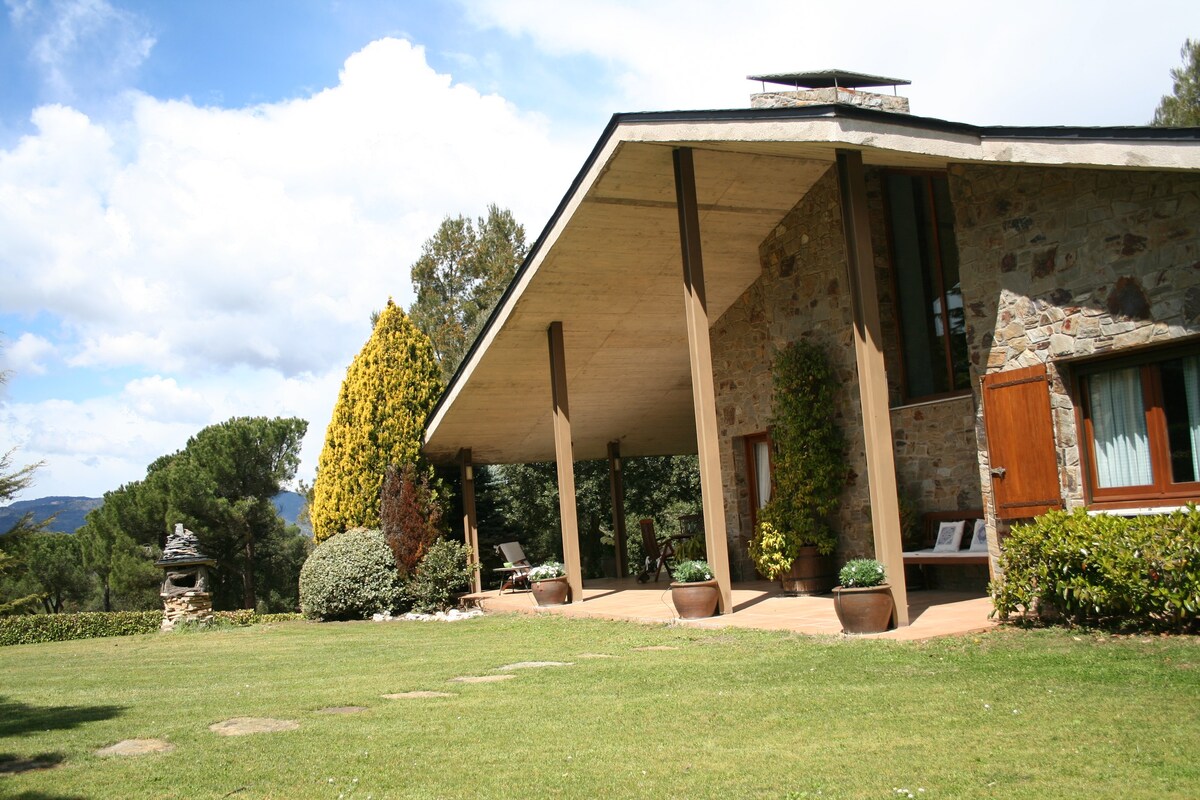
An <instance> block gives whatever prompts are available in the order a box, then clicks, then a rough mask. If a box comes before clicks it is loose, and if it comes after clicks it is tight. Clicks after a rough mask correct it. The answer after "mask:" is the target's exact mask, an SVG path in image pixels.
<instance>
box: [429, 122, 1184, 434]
mask: <svg viewBox="0 0 1200 800" xmlns="http://www.w3.org/2000/svg"><path fill="white" fill-rule="evenodd" d="M828 117H833V118H846V119H860V120H870V121H877V122H880V121H881V122H889V123H892V124H895V125H900V126H905V127H910V128H920V129H922V130H933V131H941V132H943V133H957V134H965V135H969V136H979V137H980V138H983V139H987V138H1005V139H1144V140H1148V141H1156V140H1166V141H1200V128H1154V127H1150V126H1141V125H1126V126H1115V127H1114V126H1109V127H1083V126H1030V127H1025V126H1010V125H994V126H980V125H971V124H968V123H965V122H950V121H948V120H943V119H937V118H935V117H919V116H915V115H913V114H898V113H896V112H893V111H878V110H876V109H872V108H860V107H858V106H850V105H845V104H829V105H813V106H799V107H796V108H734V109H725V110H715V111H637V112H631V113H618V114H613V115H612V117H611V118H610V119H609V121H608V124H607V125H606V126H605V127H604V132H603V133H601V134H600V138H599V139H598V140H597V141H596V145H595V146H594V147H593V148H592V151H591V152H590V153H588V157H587V159H585V160H584V162H583V166H582V167H581V168H580V169H579V172H578V173H576V175H575V179H574V180H573V181H571V185H570V186H569V187H567V191H566V193H565V194H564V195H563V197H562V199H561V200H559V202H558V206H557V207H556V208H555V209H554V213H553V214H551V215H550V219H549V220H548V221H547V222H546V225H545V226H544V227H543V228H542V232H541V233H540V234H538V238H537V239H536V240H534V242H533V244H532V245H530V247H529V251H528V252H527V253H526V254H525V260H524V261H522V262H521V266H519V267H518V268H517V271H516V272H515V273H514V274H513V277H512V280H510V281H509V282H508V286H506V287H505V289H504V293H503V294H502V295H500V299H499V300H497V301H496V304H495V305H494V306H493V307H492V311H491V313H490V314H488V318H487V321H486V322H485V323H484V324H483V327H482V328H480V330H479V335H478V336H476V337H475V340H474V341H473V342H471V346H470V348H468V349H467V352H466V354H465V355H464V356H463V359H462V361H460V362H459V364H458V369H456V370H454V374H453V375H452V376H451V377H450V381H449V383H447V384H446V388H445V389H444V390H443V391H442V395H441V397H439V398H438V401H437V404H436V405H434V407H433V408H432V409H431V410H430V412H429V414H428V415H426V417H425V421H424V423H423V425H422V430H423V431H426V432H428V427H429V422H430V420H432V419H433V418H434V417H436V416H437V415H438V413H439V412H440V411H441V410H442V406H443V405H444V404H445V402H446V398H448V397H449V396H450V387H452V386H454V385H455V383H457V381H458V378H459V376H460V375H461V374H462V371H463V369H464V368H465V367H466V365H467V364H468V363H470V361H471V358H472V356H474V355H475V352H476V351H477V350H478V349H479V343H480V342H481V341H483V339H484V338H485V336H486V335H487V333H488V332H489V331H491V329H492V325H493V323H494V322H495V320H496V317H497V315H499V313H500V309H501V308H503V307H504V304H505V303H506V302H508V299H509V297H511V296H512V293H513V291H514V290H515V288H516V286H517V284H519V283H520V282H521V278H522V277H523V276H524V275H525V273H526V272H528V271H529V267H530V265H531V264H532V263H533V260H534V258H535V257H536V256H537V255H538V253H540V252H541V249H542V245H544V244H545V242H546V238H547V237H548V236H549V235H550V231H551V230H552V229H553V228H554V226H555V224H556V223H557V222H558V220H559V219H560V218H561V217H562V215H563V212H564V211H565V210H566V207H567V205H568V204H569V203H570V201H571V198H572V197H574V195H575V192H576V190H578V189H579V187H580V185H582V184H583V180H584V178H585V177H586V176H587V174H588V172H589V171H590V170H591V168H592V165H593V164H595V163H596V159H597V158H599V157H600V153H601V151H603V150H604V148H605V146H607V144H608V141H609V139H610V138H612V135H613V133H614V132H615V131H616V129H617V128H618V127H619V126H621V125H638V124H651V123H653V124H663V123H672V122H741V121H750V120H762V119H806V118H808V119H812V118H828ZM422 439H424V434H422ZM422 444H423V442H422Z"/></svg>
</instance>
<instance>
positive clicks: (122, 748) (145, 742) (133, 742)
mask: <svg viewBox="0 0 1200 800" xmlns="http://www.w3.org/2000/svg"><path fill="white" fill-rule="evenodd" d="M174 749H175V745H173V744H171V743H170V742H166V741H163V740H162V739H125V740H124V741H121V742H117V743H116V744H110V745H109V746H108V747H101V748H100V749H99V750H97V751H96V755H98V756H141V755H145V754H146V753H169V752H171V751H172V750H174Z"/></svg>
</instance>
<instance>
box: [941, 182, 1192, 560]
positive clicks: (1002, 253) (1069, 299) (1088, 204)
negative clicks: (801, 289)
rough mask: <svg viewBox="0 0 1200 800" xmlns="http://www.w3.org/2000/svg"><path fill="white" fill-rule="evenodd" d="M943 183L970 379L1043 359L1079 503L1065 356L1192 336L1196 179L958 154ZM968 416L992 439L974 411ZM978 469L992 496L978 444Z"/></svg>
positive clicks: (1063, 463) (1070, 490)
mask: <svg viewBox="0 0 1200 800" xmlns="http://www.w3.org/2000/svg"><path fill="white" fill-rule="evenodd" d="M950 191H951V196H952V198H953V202H954V210H955V216H956V231H957V237H958V245H959V250H960V253H961V258H960V269H961V277H962V289H963V299H964V303H965V305H966V309H967V339H968V345H969V347H970V354H971V364H972V367H971V368H972V385H973V386H975V387H978V385H979V379H980V378H981V376H982V375H984V374H985V373H988V372H995V371H998V370H1004V369H1011V368H1016V367H1024V366H1032V365H1035V364H1046V365H1047V367H1048V371H1049V374H1050V379H1051V380H1050V383H1051V386H1050V390H1051V402H1052V407H1053V416H1054V424H1055V441H1056V447H1057V451H1058V452H1057V455H1058V463H1059V471H1060V480H1061V488H1062V494H1063V497H1064V498H1065V500H1066V501H1067V504H1068V506H1078V505H1080V504H1082V503H1083V502H1084V499H1085V497H1084V483H1083V477H1082V473H1081V471H1080V465H1079V458H1080V456H1079V448H1078V446H1077V432H1076V424H1075V410H1074V409H1075V406H1074V402H1073V398H1072V395H1071V391H1070V381H1071V376H1070V374H1069V363H1070V360H1071V359H1077V358H1081V357H1092V356H1101V355H1103V354H1107V353H1115V352H1117V351H1120V350H1125V349H1129V348H1134V347H1142V346H1148V345H1154V344H1158V343H1166V342H1170V341H1173V340H1177V339H1180V338H1182V337H1185V336H1190V335H1193V334H1200V177H1196V176H1194V175H1187V174H1182V173H1161V172H1144V171H1133V170H1127V171H1116V170H1084V169H1071V168H1065V167H1061V168H1033V167H1005V166H965V165H959V166H952V167H951V168H950ZM976 404H977V405H978V400H977V403H976ZM975 427H976V435H977V437H978V440H979V441H980V442H981V443H986V440H987V437H986V433H985V430H984V427H983V417H982V412H979V413H977V414H976V418H975ZM978 472H979V475H980V479H981V482H982V484H983V486H984V498H985V501H986V502H987V503H988V506H989V507H990V505H991V492H990V481H989V479H988V464H987V454H986V449H985V448H984V447H981V448H980V452H979V463H978ZM989 516H990V514H989ZM994 533H995V526H994V525H993V527H992V534H993V535H992V536H991V539H992V543H993V553H995V542H996V537H995V535H994Z"/></svg>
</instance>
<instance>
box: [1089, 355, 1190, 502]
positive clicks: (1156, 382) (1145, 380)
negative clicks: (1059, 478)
mask: <svg viewBox="0 0 1200 800" xmlns="http://www.w3.org/2000/svg"><path fill="white" fill-rule="evenodd" d="M1185 356H1200V344H1197V343H1196V342H1194V341H1193V342H1190V343H1188V344H1180V345H1175V346H1170V347H1166V348H1162V347H1156V348H1154V349H1152V350H1149V351H1147V350H1144V349H1140V350H1139V351H1138V352H1136V353H1127V354H1125V355H1122V356H1117V357H1112V358H1104V359H1098V360H1095V361H1089V362H1086V363H1084V364H1080V365H1077V366H1075V367H1074V368H1073V376H1072V377H1073V381H1072V385H1073V390H1074V392H1075V398H1076V402H1075V420H1076V426H1077V430H1079V431H1080V436H1079V438H1078V442H1077V446H1078V449H1079V456H1080V457H1079V466H1080V470H1081V471H1082V473H1083V488H1084V491H1085V493H1086V498H1087V501H1088V505H1089V506H1092V507H1094V508H1100V509H1103V508H1114V509H1117V508H1135V507H1141V506H1154V505H1156V504H1170V505H1176V504H1179V503H1181V502H1183V501H1187V500H1195V501H1200V480H1196V481H1186V482H1180V483H1174V482H1172V481H1171V480H1170V477H1171V450H1170V440H1169V435H1168V431H1167V420H1166V411H1165V409H1164V396H1163V388H1162V372H1161V369H1159V365H1160V364H1162V363H1164V362H1167V361H1172V360H1174V359H1178V358H1182V357H1185ZM1129 367H1137V368H1138V370H1139V373H1140V374H1139V377H1140V379H1141V385H1142V405H1143V414H1144V415H1145V422H1146V437H1147V439H1148V440H1149V445H1150V471H1151V475H1152V476H1153V482H1152V483H1148V484H1142V485H1140V486H1118V487H1113V488H1101V487H1100V486H1099V485H1098V484H1097V470H1096V439H1095V431H1094V429H1093V423H1092V417H1093V414H1092V413H1091V407H1090V404H1091V399H1090V396H1089V392H1088V383H1087V381H1088V378H1089V377H1090V376H1092V375H1096V374H1098V373H1104V372H1112V371H1115V370H1119V369H1127V368H1129ZM1196 467H1197V470H1198V471H1200V464H1197V465H1196Z"/></svg>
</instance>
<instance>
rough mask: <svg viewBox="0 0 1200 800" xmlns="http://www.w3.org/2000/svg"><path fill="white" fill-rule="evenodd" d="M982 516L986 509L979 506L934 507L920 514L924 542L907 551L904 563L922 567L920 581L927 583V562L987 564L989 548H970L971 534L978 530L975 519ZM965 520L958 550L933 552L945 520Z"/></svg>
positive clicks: (925, 584)
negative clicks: (970, 507) (958, 508)
mask: <svg viewBox="0 0 1200 800" xmlns="http://www.w3.org/2000/svg"><path fill="white" fill-rule="evenodd" d="M980 519H983V510H982V509H978V508H973V509H966V510H960V511H931V512H929V513H927V514H922V515H921V526H922V543H923V544H924V545H925V546H924V547H923V548H922V549H920V550H906V551H904V554H903V556H904V565H905V566H906V567H907V566H909V565H912V566H916V567H918V568H919V569H920V571H921V583H922V585H923V586H928V585H929V581H928V578H927V577H926V575H925V567H927V566H931V565H932V566H940V567H949V566H959V565H966V564H981V565H984V566H987V564H988V554H987V551H986V550H971V537H972V534H973V533H974V531H975V522H976V520H980ZM959 520H963V521H964V523H965V524H964V525H963V535H962V539H961V541H960V542H959V545H958V550H956V551H952V552H941V553H938V552H934V545H935V544H936V543H937V535H938V528H939V527H940V526H941V524H942V523H943V522H958V521H959Z"/></svg>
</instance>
